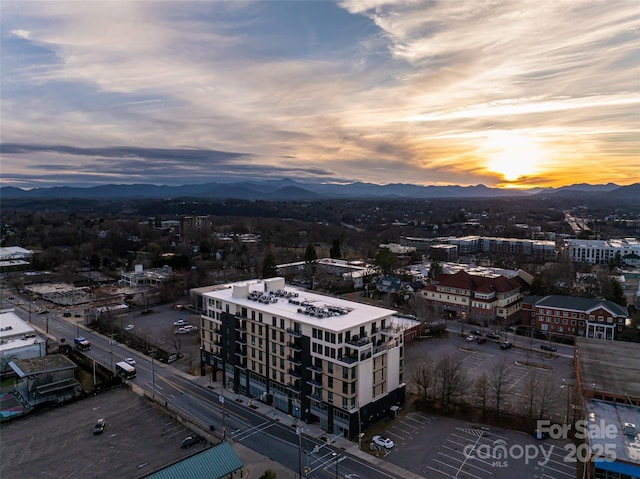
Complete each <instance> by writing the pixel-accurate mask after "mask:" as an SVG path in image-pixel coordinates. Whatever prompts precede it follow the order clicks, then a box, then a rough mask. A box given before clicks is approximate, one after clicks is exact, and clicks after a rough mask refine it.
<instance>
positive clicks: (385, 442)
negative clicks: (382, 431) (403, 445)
mask: <svg viewBox="0 0 640 479" xmlns="http://www.w3.org/2000/svg"><path fill="white" fill-rule="evenodd" d="M371 440H372V441H373V443H374V444H377V445H378V446H382V447H384V448H387V449H391V448H392V447H393V446H395V444H394V443H393V441H392V440H391V439H389V438H388V437H385V436H373V437H372V438H371Z"/></svg>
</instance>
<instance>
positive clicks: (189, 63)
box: [0, 0, 640, 189]
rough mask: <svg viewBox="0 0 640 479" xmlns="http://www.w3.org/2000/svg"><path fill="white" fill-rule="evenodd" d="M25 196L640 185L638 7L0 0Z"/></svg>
mask: <svg viewBox="0 0 640 479" xmlns="http://www.w3.org/2000/svg"><path fill="white" fill-rule="evenodd" d="M0 41H1V43H0V61H1V64H0V67H1V84H0V177H1V179H2V186H17V187H21V188H25V189H27V188H33V187H51V186H62V185H65V186H85V187H87V186H93V185H99V184H108V183H114V184H135V183H150V184H157V185H185V184H202V183H207V182H227V181H244V180H260V179H281V178H290V179H294V180H296V181H300V182H322V183H351V182H356V181H362V182H369V183H375V184H389V183H411V184H417V185H463V186H468V185H477V184H484V185H486V186H489V187H501V188H530V187H559V186H563V185H569V184H575V183H591V184H604V183H610V182H612V183H616V184H618V185H628V184H632V183H637V182H640V134H639V133H640V94H639V93H640V2H638V1H637V0H608V1H599V0H588V1H582V0H566V1H558V0H533V1H528V0H506V1H494V0H482V1H480V0H477V1H466V0H439V1H429V0H407V1H388V0H345V1H337V2H331V1H257V2H246V1H233V2H232V1H226V2H222V1H202V2H189V1H159V2H153V1H127V2H119V1H72V2H59V1H46V2H35V1H28V0H27V1H6V0H1V1H0Z"/></svg>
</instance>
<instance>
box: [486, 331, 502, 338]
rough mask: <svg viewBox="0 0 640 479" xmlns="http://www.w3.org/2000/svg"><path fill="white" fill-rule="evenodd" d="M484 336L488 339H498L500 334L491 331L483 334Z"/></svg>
mask: <svg viewBox="0 0 640 479" xmlns="http://www.w3.org/2000/svg"><path fill="white" fill-rule="evenodd" d="M485 336H486V337H487V338H488V339H500V335H499V334H498V333H493V332H492V333H487V334H485Z"/></svg>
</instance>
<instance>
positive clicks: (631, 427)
mask: <svg viewBox="0 0 640 479" xmlns="http://www.w3.org/2000/svg"><path fill="white" fill-rule="evenodd" d="M624 434H625V436H631V437H636V425H635V424H633V423H630V422H625V423H624Z"/></svg>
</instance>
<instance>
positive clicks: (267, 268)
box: [262, 251, 278, 278]
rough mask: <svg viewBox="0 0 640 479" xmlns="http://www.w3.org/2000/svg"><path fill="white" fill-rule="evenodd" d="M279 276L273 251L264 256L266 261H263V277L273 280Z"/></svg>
mask: <svg viewBox="0 0 640 479" xmlns="http://www.w3.org/2000/svg"><path fill="white" fill-rule="evenodd" d="M277 275H278V270H277V268H276V257H275V256H274V255H273V253H272V252H271V251H267V254H266V255H265V256H264V260H263V261H262V277H263V278H273V277H274V276H277Z"/></svg>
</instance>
